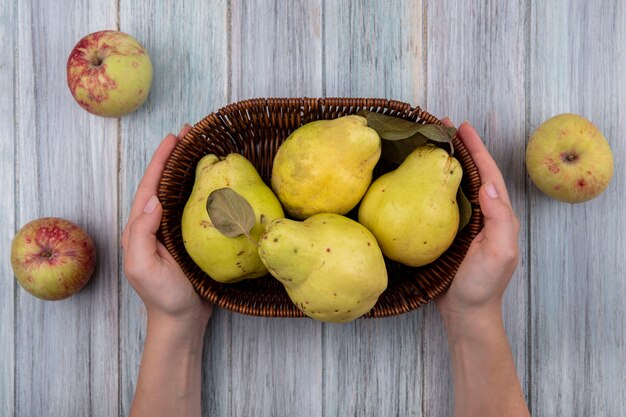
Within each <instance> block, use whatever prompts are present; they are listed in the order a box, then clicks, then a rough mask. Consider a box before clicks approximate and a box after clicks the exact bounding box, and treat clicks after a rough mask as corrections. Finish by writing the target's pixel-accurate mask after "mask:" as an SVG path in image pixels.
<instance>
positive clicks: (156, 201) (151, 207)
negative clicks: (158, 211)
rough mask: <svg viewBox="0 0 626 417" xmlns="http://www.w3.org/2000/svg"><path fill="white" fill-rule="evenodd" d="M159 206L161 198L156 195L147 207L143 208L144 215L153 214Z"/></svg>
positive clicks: (151, 198)
mask: <svg viewBox="0 0 626 417" xmlns="http://www.w3.org/2000/svg"><path fill="white" fill-rule="evenodd" d="M157 204H159V198H158V197H157V196H156V195H153V196H152V197H150V200H148V202H147V203H146V206H145V207H144V208H143V212H144V213H148V214H150V213H152V212H153V211H154V209H155V208H156V206H157Z"/></svg>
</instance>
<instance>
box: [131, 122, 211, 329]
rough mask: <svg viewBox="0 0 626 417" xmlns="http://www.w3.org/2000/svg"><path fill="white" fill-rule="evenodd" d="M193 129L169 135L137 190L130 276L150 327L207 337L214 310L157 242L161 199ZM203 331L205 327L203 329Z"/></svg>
mask: <svg viewBox="0 0 626 417" xmlns="http://www.w3.org/2000/svg"><path fill="white" fill-rule="evenodd" d="M190 129H191V126H189V125H185V127H183V129H182V130H181V132H180V133H179V134H178V136H174V135H172V134H169V135H167V136H166V137H165V139H164V140H163V142H161V144H160V145H159V147H158V149H157V150H156V152H155V153H154V156H153V157H152V160H151V161H150V164H149V165H148V168H146V172H145V174H144V176H143V178H142V180H141V182H140V183H139V186H138V187H137V193H136V194H135V199H134V201H133V205H132V208H131V210H130V216H129V218H128V223H127V224H126V227H125V228H124V232H123V234H122V249H123V251H124V271H125V272H126V276H127V278H128V281H129V282H130V284H131V285H132V287H133V288H134V289H135V291H137V294H139V297H141V299H142V301H143V302H144V304H145V306H146V310H147V313H148V322H151V321H158V322H159V323H162V324H170V323H172V324H175V325H181V324H182V325H183V326H184V327H188V328H193V329H201V331H204V328H205V327H206V324H207V322H208V320H209V317H210V316H211V313H212V305H211V304H210V303H209V302H208V301H206V300H203V299H202V298H200V296H199V295H198V294H197V293H196V291H195V290H194V288H193V286H192V285H191V282H190V281H189V280H188V279H187V277H186V276H185V274H184V273H183V271H182V270H181V269H180V266H179V265H178V264H177V263H176V261H175V260H174V258H173V257H172V255H170V253H169V252H168V251H167V249H166V248H165V246H163V244H162V243H161V242H159V241H158V240H157V237H156V232H157V230H158V228H159V223H160V221H161V216H162V214H163V207H162V206H161V203H160V202H159V200H158V198H157V196H156V194H157V191H158V185H159V180H160V179H161V174H162V173H163V169H164V167H165V162H166V161H167V159H168V158H169V156H170V154H171V152H172V151H173V150H174V148H175V147H176V144H177V143H178V141H179V140H180V139H181V138H183V137H184V136H185V135H186V134H187V132H189V130H190ZM197 326H199V327H197Z"/></svg>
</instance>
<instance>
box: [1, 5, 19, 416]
mask: <svg viewBox="0 0 626 417" xmlns="http://www.w3.org/2000/svg"><path fill="white" fill-rule="evenodd" d="M15 19H16V16H15V7H14V5H13V4H11V3H9V2H4V3H2V4H0V56H2V57H3V59H4V63H3V64H2V65H0V91H2V92H3V94H4V97H5V98H4V99H3V100H0V131H2V132H4V135H5V136H4V137H3V138H2V139H1V140H0V195H1V196H3V198H2V199H0V216H1V217H2V222H3V226H4V227H3V228H2V232H1V234H2V237H0V253H2V254H3V256H4V259H5V262H1V263H0V276H1V277H3V279H0V340H1V341H2V342H0V358H2V360H0V415H2V416H12V415H14V413H15V291H16V287H17V284H16V282H15V280H14V279H13V270H12V269H11V264H10V263H9V262H8V258H9V254H10V253H11V241H12V240H13V236H14V233H15V232H16V230H17V228H16V225H15V213H16V211H15V199H14V198H12V197H14V196H15V191H16V188H15V107H14V102H15V99H16V97H15V94H17V91H16V89H15V87H14V82H13V77H14V76H15V61H14V59H15V54H14V51H15V49H14V48H15V46H16V44H17V41H16V39H15V38H16V31H15V30H14V26H13V22H14V21H15Z"/></svg>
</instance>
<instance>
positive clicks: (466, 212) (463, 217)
mask: <svg viewBox="0 0 626 417" xmlns="http://www.w3.org/2000/svg"><path fill="white" fill-rule="evenodd" d="M456 204H457V206H458V207H459V229H458V232H460V231H461V230H463V228H464V227H465V226H467V224H468V223H469V221H470V218H471V217H472V203H470V201H469V200H468V199H467V197H466V196H465V193H464V192H463V188H461V187H459V190H458V191H457V193H456ZM458 232H457V233H458Z"/></svg>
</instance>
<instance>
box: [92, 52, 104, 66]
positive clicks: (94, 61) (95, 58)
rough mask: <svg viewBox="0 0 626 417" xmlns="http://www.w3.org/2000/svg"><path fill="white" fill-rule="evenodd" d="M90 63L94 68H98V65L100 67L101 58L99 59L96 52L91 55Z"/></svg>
mask: <svg viewBox="0 0 626 417" xmlns="http://www.w3.org/2000/svg"><path fill="white" fill-rule="evenodd" d="M91 63H92V64H93V66H94V67H99V66H100V65H102V58H100V55H98V53H97V52H96V53H94V54H93V57H92V58H91Z"/></svg>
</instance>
